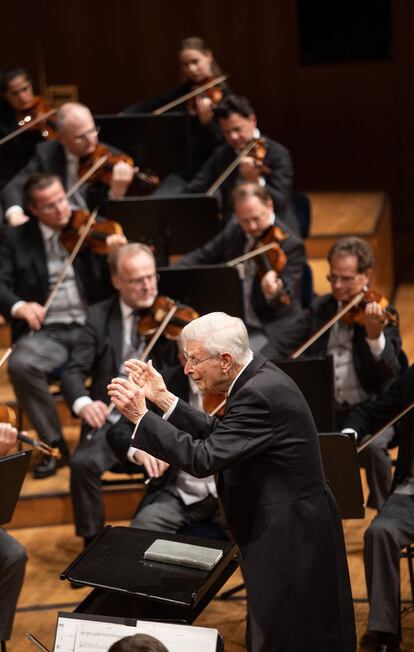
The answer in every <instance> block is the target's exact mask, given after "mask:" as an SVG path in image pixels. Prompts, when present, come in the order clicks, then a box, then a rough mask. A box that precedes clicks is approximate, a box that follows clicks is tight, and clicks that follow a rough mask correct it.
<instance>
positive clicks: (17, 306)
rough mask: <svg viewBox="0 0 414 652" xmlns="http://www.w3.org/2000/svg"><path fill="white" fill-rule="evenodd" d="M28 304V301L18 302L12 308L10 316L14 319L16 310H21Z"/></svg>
mask: <svg viewBox="0 0 414 652" xmlns="http://www.w3.org/2000/svg"><path fill="white" fill-rule="evenodd" d="M25 303H27V301H16V303H14V304H13V305H12V307H11V310H10V314H11V316H12V317H14V315H15V313H16V310H17V309H18V308H20V306H24V304H25Z"/></svg>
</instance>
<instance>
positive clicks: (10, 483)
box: [0, 451, 32, 525]
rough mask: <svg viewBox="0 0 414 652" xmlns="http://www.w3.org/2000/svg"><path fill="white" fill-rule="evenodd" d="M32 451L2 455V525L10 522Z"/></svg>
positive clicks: (0, 512)
mask: <svg viewBox="0 0 414 652" xmlns="http://www.w3.org/2000/svg"><path fill="white" fill-rule="evenodd" d="M31 454H32V451H20V452H19V453H15V454H14V455H6V456H5V457H0V496H1V501H0V525H5V524H6V523H10V521H11V520H12V518H13V513H14V510H15V508H16V505H17V501H18V499H19V495H20V490H21V488H22V484H23V481H24V478H25V475H26V471H27V468H28V466H29V462H30V457H31Z"/></svg>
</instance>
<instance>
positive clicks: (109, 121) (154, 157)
mask: <svg viewBox="0 0 414 652" xmlns="http://www.w3.org/2000/svg"><path fill="white" fill-rule="evenodd" d="M94 118H95V123H96V124H97V125H98V126H99V127H100V129H101V131H100V138H101V140H102V142H104V143H108V144H109V145H114V146H115V147H119V149H121V150H122V151H123V152H125V153H126V154H130V156H132V158H133V159H134V161H135V163H136V164H137V165H138V166H139V167H140V168H141V170H143V171H146V170H154V172H155V173H156V174H158V176H159V177H161V178H164V177H165V176H166V175H167V174H169V173H170V172H177V171H183V172H185V171H187V170H188V169H189V168H190V165H191V154H190V152H191V149H190V138H191V135H190V122H189V118H190V116H189V115H188V114H187V112H185V113H184V112H183V113H168V114H166V115H151V114H136V115H96V116H94Z"/></svg>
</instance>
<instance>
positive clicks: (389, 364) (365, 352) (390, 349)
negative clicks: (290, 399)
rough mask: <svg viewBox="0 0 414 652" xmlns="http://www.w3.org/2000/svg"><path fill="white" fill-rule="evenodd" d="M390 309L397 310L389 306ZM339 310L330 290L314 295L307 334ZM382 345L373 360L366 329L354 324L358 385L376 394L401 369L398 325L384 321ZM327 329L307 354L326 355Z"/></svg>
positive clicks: (354, 351)
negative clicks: (315, 296) (383, 345)
mask: <svg viewBox="0 0 414 652" xmlns="http://www.w3.org/2000/svg"><path fill="white" fill-rule="evenodd" d="M388 309H389V310H390V311H393V312H396V311H395V309H394V308H393V307H392V306H388ZM337 310H338V303H337V301H336V299H335V298H334V297H333V296H332V294H325V295H323V296H321V297H317V298H316V299H315V300H314V301H313V303H312V305H311V318H310V323H309V335H312V334H313V333H315V332H316V331H317V330H318V329H319V328H320V327H321V326H322V325H323V324H324V323H325V322H327V321H328V319H330V318H331V317H332V316H333V315H334V314H335V313H336V312H337ZM384 336H385V349H384V351H383V353H382V355H381V358H380V359H379V360H375V358H374V357H373V356H372V353H371V350H370V348H369V346H368V344H367V341H366V331H365V328H364V327H363V326H359V325H358V324H356V325H355V327H354V335H353V341H352V344H353V359H354V367H355V371H356V374H357V376H358V379H359V382H360V383H361V386H362V387H363V388H364V389H365V391H366V392H368V393H369V394H378V392H380V391H381V389H383V388H384V385H385V383H386V382H387V381H389V380H390V379H391V378H393V377H394V376H396V375H397V374H399V373H400V371H401V364H402V357H403V355H404V354H402V352H401V335H400V331H399V328H398V327H396V326H391V325H387V326H386V327H385V329H384ZM328 339H329V330H328V331H327V332H326V333H324V334H323V335H321V337H320V338H319V339H318V340H317V341H316V342H315V343H314V344H313V345H312V346H311V347H310V348H309V349H308V355H315V356H320V355H326V351H327V347H328Z"/></svg>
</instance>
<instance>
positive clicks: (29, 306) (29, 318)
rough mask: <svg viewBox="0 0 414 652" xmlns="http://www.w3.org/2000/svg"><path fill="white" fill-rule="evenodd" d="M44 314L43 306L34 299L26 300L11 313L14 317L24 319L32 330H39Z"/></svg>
mask: <svg viewBox="0 0 414 652" xmlns="http://www.w3.org/2000/svg"><path fill="white" fill-rule="evenodd" d="M45 316H46V311H45V309H44V306H41V305H40V303H36V302H35V301H26V302H25V303H22V304H21V305H20V306H18V307H17V308H16V310H15V311H14V313H13V317H14V318H15V319H24V320H25V322H27V324H28V325H29V327H30V329H31V330H32V331H39V330H40V329H41V328H42V323H43V320H44V318H45Z"/></svg>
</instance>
